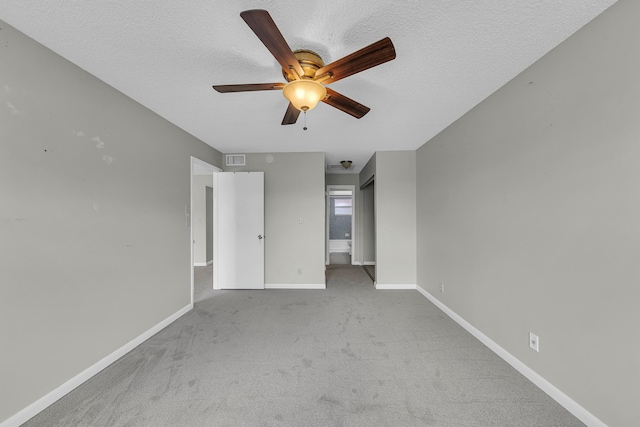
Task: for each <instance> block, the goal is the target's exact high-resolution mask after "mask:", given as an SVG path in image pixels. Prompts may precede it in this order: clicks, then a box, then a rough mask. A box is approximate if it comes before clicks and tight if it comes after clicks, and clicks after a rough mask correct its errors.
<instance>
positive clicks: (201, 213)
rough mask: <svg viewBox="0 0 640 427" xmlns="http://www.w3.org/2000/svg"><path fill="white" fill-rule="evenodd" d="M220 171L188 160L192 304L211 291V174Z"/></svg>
mask: <svg viewBox="0 0 640 427" xmlns="http://www.w3.org/2000/svg"><path fill="white" fill-rule="evenodd" d="M219 171H220V169H219V168H217V167H215V166H213V165H211V164H209V163H207V162H204V161H202V160H200V159H198V158H196V157H191V210H190V212H191V221H190V222H191V302H192V303H197V302H199V301H202V300H203V299H206V298H207V297H208V295H209V294H210V293H212V292H213V256H214V253H213V250H214V244H213V215H214V212H213V197H214V194H213V174H214V173H215V172H219Z"/></svg>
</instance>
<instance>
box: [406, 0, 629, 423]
mask: <svg viewBox="0 0 640 427" xmlns="http://www.w3.org/2000/svg"><path fill="white" fill-rule="evenodd" d="M639 16H640V2H637V1H633V0H620V1H619V2H618V3H616V4H614V5H613V6H612V7H611V8H610V9H609V10H607V11H606V12H604V14H603V15H601V16H599V17H597V18H596V19H595V20H594V21H592V22H591V23H590V24H588V25H587V26H585V27H584V28H583V29H582V30H580V31H578V32H577V33H576V34H575V35H574V36H572V37H571V38H570V39H568V40H567V41H565V42H564V43H563V44H561V45H560V46H559V47H557V48H556V49H554V50H553V51H551V52H550V53H549V54H547V55H546V56H545V57H543V58H542V59H541V60H539V61H538V62H537V63H535V64H534V65H532V66H531V67H530V68H528V69H527V70H526V71H524V72H523V73H522V74H521V75H519V76H518V77H516V78H515V79H514V80H513V81H511V82H510V83H509V84H507V85H506V86H504V87H503V88H502V89H500V90H499V91H497V92H496V93H495V94H493V95H492V96H490V97H489V98H488V99H487V100H485V101H484V102H482V103H481V104H480V105H478V106H477V107H476V108H475V109H473V110H472V111H471V112H469V113H468V114H466V115H465V116H464V117H463V118H461V119H460V120H458V121H457V122H456V123H454V124H453V125H452V126H450V127H449V128H448V129H447V130H445V131H444V132H442V133H441V134H440V135H438V136H437V137H436V138H434V139H432V140H431V141H429V142H428V143H427V144H425V145H424V146H423V147H421V148H420V149H419V150H418V153H417V155H418V158H417V164H418V206H417V208H418V237H419V239H418V284H419V285H420V286H422V287H423V288H425V289H426V290H427V291H428V292H430V293H431V294H432V295H434V296H436V297H437V298H439V299H440V300H441V301H442V302H443V303H444V304H446V305H447V306H449V307H450V308H451V309H452V310H454V311H455V312H456V313H458V314H459V315H460V316H462V317H463V318H464V319H466V320H467V321H469V322H470V323H471V324H472V325H474V326H475V327H476V328H478V329H479V330H480V331H482V332H483V333H484V334H486V335H487V336H489V337H490V338H491V339H492V340H494V341H495V342H497V343H498V344H499V345H500V346H502V347H503V348H505V349H506V350H507V351H509V352H510V353H511V354H513V355H514V356H515V357H517V358H518V359H519V360H521V361H522V362H524V363H525V364H526V365H528V366H529V367H531V368H532V369H533V370H535V371H536V372H537V373H539V374H540V375H541V376H542V377H544V378H545V379H546V380H548V381H550V382H551V383H552V384H553V385H555V386H556V387H557V388H559V389H560V390H561V391H563V392H564V393H566V394H567V395H568V396H569V397H571V398H572V399H573V400H575V401H576V402H577V403H578V404H580V405H582V406H583V407H584V408H586V409H587V410H588V411H590V412H591V413H592V414H594V415H595V416H596V417H598V418H600V419H601V420H602V421H603V422H605V423H606V424H608V425H611V426H631V425H640V412H638V401H639V397H640V340H639V339H638V325H640V310H639V309H638V307H639V306H640V285H639V281H640V263H639V262H638V260H639V259H640V226H639V225H638V224H639V218H640V197H639V196H638V195H639V194H640V192H639V188H640V187H639V184H640V167H639V166H640V119H639V118H640V79H638V76H639V75H640V49H639V48H638V40H640V26H638V17H639ZM441 282H442V283H445V290H446V291H445V293H444V294H441V293H439V291H438V284H439V283H441ZM529 331H533V332H534V333H536V334H538V335H539V336H540V353H536V352H534V351H532V350H530V349H529V347H528V333H529Z"/></svg>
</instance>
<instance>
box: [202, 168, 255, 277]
mask: <svg viewBox="0 0 640 427" xmlns="http://www.w3.org/2000/svg"><path fill="white" fill-rule="evenodd" d="M216 178H217V179H216V181H217V182H216V183H214V185H215V186H216V189H214V192H215V191H217V198H216V206H215V208H217V209H216V210H215V211H216V213H217V215H216V216H214V217H215V220H216V222H217V223H218V227H216V228H217V242H218V244H217V248H218V256H217V257H214V258H215V259H217V263H216V264H217V265H214V280H215V279H217V280H216V283H214V288H216V289H264V172H220V173H217V174H216Z"/></svg>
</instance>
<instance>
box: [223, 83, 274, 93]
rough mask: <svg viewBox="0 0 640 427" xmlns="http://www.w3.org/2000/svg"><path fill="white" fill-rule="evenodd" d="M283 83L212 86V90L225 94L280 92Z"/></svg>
mask: <svg viewBox="0 0 640 427" xmlns="http://www.w3.org/2000/svg"><path fill="white" fill-rule="evenodd" d="M283 87H284V83H254V84H247V85H214V86H213V88H214V89H215V90H217V91H218V92H220V93H227V92H252V91H256V90H282V88H283Z"/></svg>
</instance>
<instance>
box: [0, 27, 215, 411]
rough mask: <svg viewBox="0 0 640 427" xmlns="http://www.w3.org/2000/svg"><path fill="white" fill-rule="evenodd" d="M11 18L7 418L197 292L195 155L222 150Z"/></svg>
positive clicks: (5, 253)
mask: <svg viewBox="0 0 640 427" xmlns="http://www.w3.org/2000/svg"><path fill="white" fill-rule="evenodd" d="M0 29H1V30H0V82H1V86H2V89H1V90H0V236H1V238H0V283H1V284H2V285H1V286H0V325H1V327H0V343H2V344H1V345H2V351H0V384H2V386H1V387H0V402H1V404H0V421H3V420H5V419H7V418H8V417H10V416H12V415H13V414H15V413H17V412H18V411H20V410H22V409H23V408H25V407H26V406H28V405H29V404H31V403H33V402H34V401H36V400H37V399H39V398H41V397H42V396H44V395H45V394H47V393H49V392H51V391H52V390H54V389H55V388H57V387H59V386H60V385H62V384H63V383H64V382H66V381H67V380H69V379H71V378H72V377H74V376H76V375H77V374H79V373H80V372H81V371H83V370H84V369H86V368H88V367H89V366H91V365H93V364H95V363H96V362H98V361H99V360H100V359H102V358H104V357H105V356H107V355H109V354H111V353H112V352H114V351H115V350H117V349H118V348H120V347H121V346H123V345H124V344H126V343H127V342H129V341H130V340H131V339H133V338H135V337H137V336H139V335H140V334H141V333H143V332H145V331H147V330H148V329H149V328H151V327H153V326H154V325H156V324H158V323H159V322H161V321H162V320H164V319H166V318H167V317H169V316H171V315H172V314H174V313H176V312H177V311H179V310H180V309H182V308H184V307H185V306H187V305H188V304H190V301H191V287H190V269H191V266H190V259H189V258H190V246H189V245H190V229H189V227H187V225H186V220H185V206H187V207H188V206H189V195H190V156H191V155H194V156H196V157H199V158H201V159H203V160H205V161H207V162H209V163H212V164H215V165H220V161H221V155H220V153H218V152H216V151H215V150H213V149H212V148H211V147H209V146H207V145H205V144H204V143H202V142H200V141H198V140H197V139H195V138H193V137H192V136H190V135H188V134H186V133H185V132H184V131H182V130H180V129H179V128H177V127H176V126H173V125H171V124H169V123H168V122H166V121H165V120H163V119H161V118H160V117H158V116H157V115H156V114H154V113H152V112H151V111H149V110H147V109H146V108H144V107H142V106H141V105H139V104H137V103H135V102H133V101H132V100H131V99H129V98H127V97H126V96H124V95H122V94H121V93H119V92H117V91H116V90H114V89H113V88H111V87H110V86H107V85H106V84H104V83H102V82H101V81H99V80H98V79H96V78H94V77H93V76H91V75H89V74H87V73H86V72H84V71H83V70H81V69H79V68H78V67H76V66H75V65H73V64H71V63H69V62H68V61H66V60H64V59H62V58H61V57H59V56H57V55H56V54H54V53H52V52H51V51H49V50H47V49H46V48H44V47H42V46H41V45H39V44H37V43H36V42H34V41H33V40H31V39H29V38H27V37H26V36H24V35H23V34H21V33H19V32H18V31H16V30H15V29H13V28H12V27H10V26H9V25H7V24H5V23H4V22H2V21H0Z"/></svg>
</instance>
